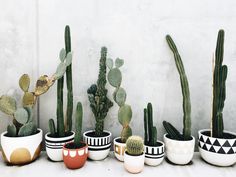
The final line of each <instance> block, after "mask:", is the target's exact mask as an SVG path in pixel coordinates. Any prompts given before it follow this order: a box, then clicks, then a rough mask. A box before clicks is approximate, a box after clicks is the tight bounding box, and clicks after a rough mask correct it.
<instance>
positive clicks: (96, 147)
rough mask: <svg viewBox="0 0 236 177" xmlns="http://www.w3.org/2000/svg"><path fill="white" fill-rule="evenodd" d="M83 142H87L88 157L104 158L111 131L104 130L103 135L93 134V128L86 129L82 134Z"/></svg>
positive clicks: (107, 152) (109, 145)
mask: <svg viewBox="0 0 236 177" xmlns="http://www.w3.org/2000/svg"><path fill="white" fill-rule="evenodd" d="M83 139H84V142H85V143H87V144H88V152H89V155H88V158H89V159H91V160H103V159H105V158H106V157H107V156H108V154H109V152H110V148H111V132H109V131H104V136H101V137H96V136H94V130H90V131H86V132H84V134H83Z"/></svg>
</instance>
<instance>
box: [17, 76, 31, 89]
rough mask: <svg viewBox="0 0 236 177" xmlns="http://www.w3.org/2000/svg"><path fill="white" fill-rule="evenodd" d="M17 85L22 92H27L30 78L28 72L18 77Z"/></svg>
mask: <svg viewBox="0 0 236 177" xmlns="http://www.w3.org/2000/svg"><path fill="white" fill-rule="evenodd" d="M19 86H20V88H21V89H22V90H23V91H24V92H28V90H29V86H30V78H29V75H28V74H23V75H22V76H21V77H20V79H19Z"/></svg>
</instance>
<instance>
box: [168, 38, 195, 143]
mask: <svg viewBox="0 0 236 177" xmlns="http://www.w3.org/2000/svg"><path fill="white" fill-rule="evenodd" d="M166 40H167V43H168V45H169V47H170V49H171V50H172V52H173V54H174V59H175V64H176V67H177V69H178V72H179V75H180V81H181V88H182V95H183V112H184V116H183V125H184V128H183V138H184V140H187V139H189V138H190V137H191V103H190V92H189V85H188V80H187V76H186V74H185V70H184V66H183V63H182V60H181V57H180V55H179V52H178V50H177V47H176V45H175V43H174V41H173V40H172V38H171V37H170V35H167V36H166Z"/></svg>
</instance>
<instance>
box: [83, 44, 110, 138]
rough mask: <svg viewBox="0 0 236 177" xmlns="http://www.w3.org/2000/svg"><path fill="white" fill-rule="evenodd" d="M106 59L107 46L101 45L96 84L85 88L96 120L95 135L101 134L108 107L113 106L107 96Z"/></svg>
mask: <svg viewBox="0 0 236 177" xmlns="http://www.w3.org/2000/svg"><path fill="white" fill-rule="evenodd" d="M106 60H107V48H106V47H102V49H101V58H100V62H99V75H98V80H97V84H92V85H91V86H90V87H89V88H88V90H87V93H88V99H89V102H90V107H91V110H92V112H93V114H94V117H95V120H96V125H95V135H96V136H101V135H102V133H103V129H104V120H105V118H106V116H107V113H108V111H109V109H110V108H111V107H112V106H113V103H112V101H111V100H110V99H109V98H108V97H107V89H106V83H107V80H106V71H107V70H106Z"/></svg>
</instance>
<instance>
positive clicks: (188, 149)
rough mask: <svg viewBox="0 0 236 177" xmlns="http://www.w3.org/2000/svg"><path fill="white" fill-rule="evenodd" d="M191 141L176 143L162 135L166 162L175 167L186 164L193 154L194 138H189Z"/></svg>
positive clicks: (176, 141)
mask: <svg viewBox="0 0 236 177" xmlns="http://www.w3.org/2000/svg"><path fill="white" fill-rule="evenodd" d="M191 137H192V139H191V140H187V141H178V140H173V139H170V138H168V137H167V134H164V143H165V147H166V156H167V158H168V160H170V161H171V162H172V163H174V164H177V165H186V164H188V163H189V162H190V161H191V160H192V158H193V154H194V146H195V138H194V137H193V136H191Z"/></svg>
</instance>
